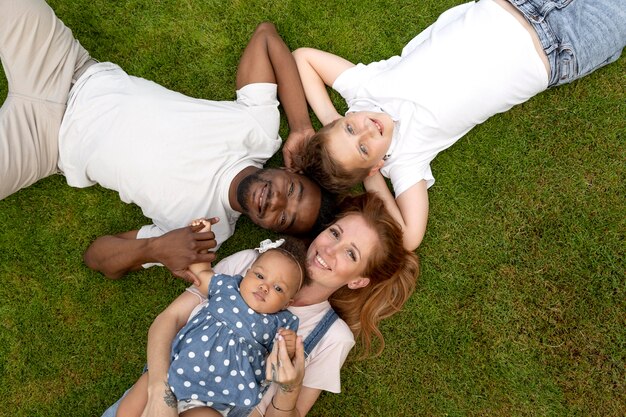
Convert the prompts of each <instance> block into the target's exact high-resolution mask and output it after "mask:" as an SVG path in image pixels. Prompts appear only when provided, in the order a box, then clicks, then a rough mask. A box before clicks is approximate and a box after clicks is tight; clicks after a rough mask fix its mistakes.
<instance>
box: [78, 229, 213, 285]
mask: <svg viewBox="0 0 626 417" xmlns="http://www.w3.org/2000/svg"><path fill="white" fill-rule="evenodd" d="M200 229H202V226H195V227H191V226H188V227H183V228H181V229H176V230H172V231H171V232H168V233H166V234H164V235H162V236H159V237H155V238H148V239H137V233H138V231H137V230H132V231H130V232H125V233H121V234H119V235H107V236H101V237H99V238H98V239H96V240H95V241H94V242H93V243H92V244H91V245H90V246H89V248H87V250H86V251H85V254H84V255H83V260H84V261H85V264H86V265H87V266H88V267H89V268H91V269H93V270H96V271H100V272H102V273H103V274H104V275H105V276H106V277H107V278H111V279H118V278H121V277H123V276H124V275H126V274H127V273H128V272H130V271H136V270H139V269H141V268H142V265H143V264H145V263H152V262H158V263H161V264H163V265H164V266H166V267H167V268H168V269H169V270H170V271H171V272H172V273H173V274H174V275H176V276H177V277H179V278H183V279H184V280H186V281H189V282H193V281H194V280H195V279H194V278H195V277H194V276H193V274H191V272H190V271H189V270H188V267H189V265H191V264H193V263H198V262H212V261H213V260H214V259H215V254H214V253H213V252H209V253H201V252H202V251H206V250H209V249H212V248H214V247H215V246H216V244H217V242H215V234H214V233H213V232H203V233H199V232H198V230H200Z"/></svg>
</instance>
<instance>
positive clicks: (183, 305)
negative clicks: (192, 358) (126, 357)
mask: <svg viewBox="0 0 626 417" xmlns="http://www.w3.org/2000/svg"><path fill="white" fill-rule="evenodd" d="M198 303H199V298H198V296H197V295H194V294H192V293H190V292H189V291H185V292H184V293H182V294H181V295H179V296H178V298H176V300H174V301H173V302H172V303H171V304H170V305H169V306H167V308H166V309H165V310H163V311H162V312H161V314H159V315H158V316H157V318H156V319H155V320H154V322H152V325H151V326H150V330H149V331H148V404H147V405H146V408H145V410H144V412H143V414H142V416H172V417H173V416H178V411H177V409H176V398H175V397H174V395H173V394H172V392H171V391H170V389H169V384H168V383H167V372H168V369H169V367H170V351H171V349H172V340H173V339H174V337H175V336H176V333H178V331H179V330H180V329H181V328H182V327H183V326H184V325H185V323H187V319H188V318H189V314H191V312H192V311H193V309H194V307H196V306H197V305H198Z"/></svg>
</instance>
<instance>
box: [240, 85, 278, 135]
mask: <svg viewBox="0 0 626 417" xmlns="http://www.w3.org/2000/svg"><path fill="white" fill-rule="evenodd" d="M277 91H278V86H277V85H276V84H272V83H253V84H248V85H245V86H243V87H242V88H241V89H239V90H237V104H240V105H242V106H244V107H245V108H246V111H248V113H249V114H250V115H252V117H254V119H255V120H256V121H257V123H259V125H260V126H261V128H262V129H263V131H264V132H265V134H266V135H267V136H269V137H270V138H272V139H274V138H277V137H278V128H279V127H280V112H279V111H278V105H279V104H280V103H279V102H278V98H277Z"/></svg>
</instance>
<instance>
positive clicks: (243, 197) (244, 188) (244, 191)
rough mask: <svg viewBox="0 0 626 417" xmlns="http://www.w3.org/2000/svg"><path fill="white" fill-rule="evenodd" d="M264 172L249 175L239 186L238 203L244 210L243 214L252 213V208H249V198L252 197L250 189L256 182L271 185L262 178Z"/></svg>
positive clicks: (259, 171)
mask: <svg viewBox="0 0 626 417" xmlns="http://www.w3.org/2000/svg"><path fill="white" fill-rule="evenodd" d="M262 172H263V171H262V170H258V171H257V172H255V173H254V174H250V175H248V176H247V177H246V178H244V179H243V180H241V182H240V183H239V186H238V187H237V202H238V203H239V205H240V206H241V208H242V209H243V213H250V207H249V206H248V196H249V195H250V188H251V187H252V185H253V184H254V183H255V182H257V181H258V182H262V183H264V184H269V181H266V180H264V179H263V178H261V173H262Z"/></svg>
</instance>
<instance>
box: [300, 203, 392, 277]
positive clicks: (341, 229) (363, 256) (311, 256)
mask: <svg viewBox="0 0 626 417" xmlns="http://www.w3.org/2000/svg"><path fill="white" fill-rule="evenodd" d="M379 244H380V243H379V239H378V236H377V235H376V232H375V231H374V230H373V229H371V228H370V227H369V226H368V225H367V223H366V222H365V220H364V219H363V217H362V216H361V215H359V214H350V215H348V216H346V217H344V218H342V219H339V220H337V221H336V222H335V223H333V224H332V225H331V226H330V227H328V228H327V229H326V230H324V231H323V232H322V233H320V234H319V235H318V236H317V237H316V238H315V240H314V241H313V243H311V245H310V246H309V250H308V252H307V267H308V270H309V274H310V276H311V280H312V281H314V282H315V283H316V284H318V285H323V286H325V287H329V288H334V289H338V288H340V287H343V286H344V285H346V284H350V283H351V281H353V280H358V279H360V278H362V277H363V276H362V274H363V272H364V271H365V267H366V265H367V261H368V260H369V258H370V256H371V255H372V254H373V253H374V251H375V250H377V249H378V245H379Z"/></svg>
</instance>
